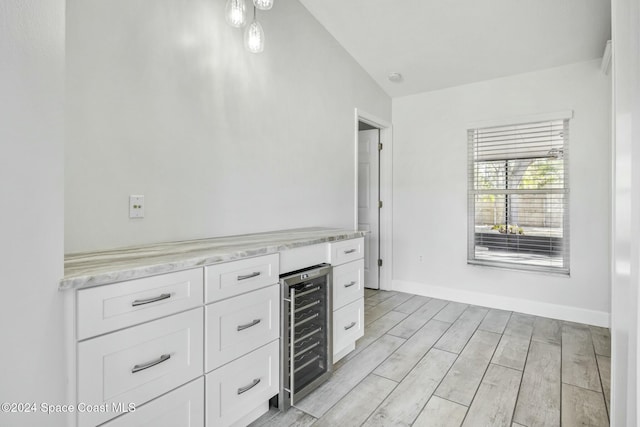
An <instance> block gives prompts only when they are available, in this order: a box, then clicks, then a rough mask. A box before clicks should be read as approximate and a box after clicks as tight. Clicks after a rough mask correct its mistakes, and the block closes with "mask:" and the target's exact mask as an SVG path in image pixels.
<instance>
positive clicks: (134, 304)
mask: <svg viewBox="0 0 640 427" xmlns="http://www.w3.org/2000/svg"><path fill="white" fill-rule="evenodd" d="M167 298H171V294H160V295H158V296H157V297H153V298H147V299H137V300H135V301H134V302H132V303H131V306H132V307H137V306H139V305H145V304H151V303H152V302H157V301H162V300H163V299H167Z"/></svg>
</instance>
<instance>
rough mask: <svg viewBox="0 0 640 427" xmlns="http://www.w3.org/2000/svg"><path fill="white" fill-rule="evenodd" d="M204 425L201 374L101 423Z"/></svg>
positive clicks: (118, 425) (140, 426)
mask: <svg viewBox="0 0 640 427" xmlns="http://www.w3.org/2000/svg"><path fill="white" fill-rule="evenodd" d="M132 426H136V427H176V426H180V427H204V378H202V377H201V378H198V379H197V380H195V381H193V382H192V383H189V384H186V385H183V386H182V387H180V388H179V389H177V390H174V391H172V392H170V393H167V394H165V395H164V396H161V397H159V398H157V399H156V400H153V401H151V402H149V403H147V404H145V405H142V406H140V407H138V408H136V410H135V412H131V413H129V414H126V415H123V416H121V417H119V418H116V419H115V420H113V421H109V422H107V423H106V424H103V425H102V426H101V427H132Z"/></svg>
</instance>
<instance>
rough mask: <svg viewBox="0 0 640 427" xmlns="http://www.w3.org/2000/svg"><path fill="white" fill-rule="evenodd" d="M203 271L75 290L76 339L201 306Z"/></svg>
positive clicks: (190, 271)
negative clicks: (76, 293)
mask: <svg viewBox="0 0 640 427" xmlns="http://www.w3.org/2000/svg"><path fill="white" fill-rule="evenodd" d="M203 286H204V281H203V270H202V268H198V269H193V270H186V271H179V272H176V273H169V274H163V275H160V276H154V277H146V278H144V279H136V280H130V281H128V282H122V283H116V284H113V285H107V286H99V287H97V288H90V289H83V290H80V291H78V322H77V323H78V339H79V340H83V339H85V338H89V337H92V336H95V335H99V334H103V333H106V332H111V331H115V330H117V329H122V328H125V327H128V326H132V325H135V324H138V323H143V322H146V321H149V320H153V319H158V318H160V317H164V316H167V315H169V314H173V313H177V312H179V311H184V310H188V309H190V308H193V307H197V306H199V305H202V298H203V290H202V289H203Z"/></svg>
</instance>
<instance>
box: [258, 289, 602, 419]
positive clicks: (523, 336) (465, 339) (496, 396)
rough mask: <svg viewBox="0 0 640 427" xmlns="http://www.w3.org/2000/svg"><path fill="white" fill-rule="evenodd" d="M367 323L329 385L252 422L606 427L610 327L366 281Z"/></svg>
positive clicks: (337, 364) (338, 365)
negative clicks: (419, 293)
mask: <svg viewBox="0 0 640 427" xmlns="http://www.w3.org/2000/svg"><path fill="white" fill-rule="evenodd" d="M365 324H366V328H365V336H364V337H362V338H361V339H360V340H358V343H357V345H356V350H355V351H353V352H352V353H350V354H349V355H347V357H345V358H344V359H342V360H340V361H339V362H338V363H336V365H335V367H334V368H335V371H334V374H333V377H332V378H331V379H330V380H329V381H328V382H327V383H325V384H323V385H322V386H321V387H319V388H318V389H317V390H315V391H314V392H313V393H311V394H310V395H309V396H308V397H306V398H305V399H303V400H302V401H300V402H299V403H298V404H296V405H295V406H296V407H295V408H292V409H291V410H289V411H288V412H287V413H284V414H283V413H280V412H278V411H277V410H275V409H272V410H271V411H269V412H268V413H266V414H264V415H263V416H262V417H260V418H259V419H258V420H256V421H255V422H254V423H252V424H251V427H263V426H277V427H289V426H296V427H304V426H312V425H313V426H340V427H350V426H353V427H358V426H447V427H449V426H450V427H460V426H464V427H500V426H504V427H514V426H516V427H517V426H522V427H538V426H564V427H574V426H596V427H598V426H608V425H609V412H608V411H609V406H610V403H609V393H610V391H609V389H610V380H609V376H610V369H611V368H610V365H611V354H610V353H611V338H610V335H609V330H608V329H605V328H598V327H594V326H587V325H582V324H579V323H573V322H563V321H559V320H554V319H546V318H542V317H536V316H531V315H527V314H522V313H515V312H513V313H512V312H508V311H503V310H494V309H489V308H485V307H478V306H473V305H468V304H461V303H457V302H449V301H442V300H437V299H430V298H426V297H422V296H416V295H410V294H403V293H399V292H389V291H374V290H370V289H366V290H365Z"/></svg>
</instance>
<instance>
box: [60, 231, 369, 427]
mask: <svg viewBox="0 0 640 427" xmlns="http://www.w3.org/2000/svg"><path fill="white" fill-rule="evenodd" d="M363 241H364V239H363V238H357V239H352V240H345V241H338V242H332V243H323V244H318V245H311V246H306V247H301V248H296V249H293V250H291V251H285V253H288V252H290V253H288V255H287V256H286V257H285V259H284V260H283V261H282V263H281V260H280V255H279V254H278V253H275V254H269V255H263V256H258V257H253V258H243V259H241V260H237V261H230V262H226V263H220V264H214V265H208V266H204V267H200V268H194V269H190V270H185V271H178V272H172V273H166V274H161V275H157V276H153V277H147V278H141V279H134V280H129V281H125V282H120V283H115V284H111V285H105V286H99V287H94V288H87V289H79V290H77V291H74V292H72V293H69V294H68V295H70V296H69V297H68V298H67V300H66V301H67V302H66V303H67V304H68V308H70V313H74V314H73V315H71V316H69V319H68V324H69V330H70V331H73V335H71V336H69V338H68V339H69V347H70V354H72V357H73V360H72V361H70V367H71V372H72V378H70V383H71V384H74V386H73V387H72V389H71V390H70V397H69V399H70V401H71V402H76V404H77V405H79V404H86V405H90V406H92V407H95V410H92V411H76V412H75V413H73V414H70V418H69V424H70V425H71V426H79V427H95V426H98V425H100V426H104V427H138V426H145V427H152V426H153V427H174V426H180V427H183V426H184V427H203V426H205V425H206V426H207V427H242V426H245V425H247V424H249V423H250V422H252V421H253V420H255V419H256V418H258V417H259V416H260V415H262V414H263V413H264V412H266V411H267V410H268V401H269V399H270V398H271V397H273V396H275V395H277V394H278V392H279V387H280V385H279V380H280V371H279V370H280V360H279V353H280V341H279V335H280V286H279V283H278V279H279V274H280V272H281V271H282V270H281V268H280V267H281V264H282V265H284V266H286V267H287V268H293V267H296V268H302V267H307V266H310V265H315V264H320V263H324V262H327V263H330V264H332V265H333V267H334V270H333V286H334V290H333V301H334V304H333V327H334V332H333V354H334V362H336V361H337V360H339V359H340V358H341V357H344V356H345V355H346V354H347V353H349V352H350V351H352V350H353V349H354V348H355V343H356V340H357V339H358V338H360V337H362V335H363V334H364V285H365V284H364V261H363V256H364V253H363V250H364V244H363ZM287 271H291V270H284V272H287ZM132 408H133V409H134V410H133V411H132V410H131V409H132Z"/></svg>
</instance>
